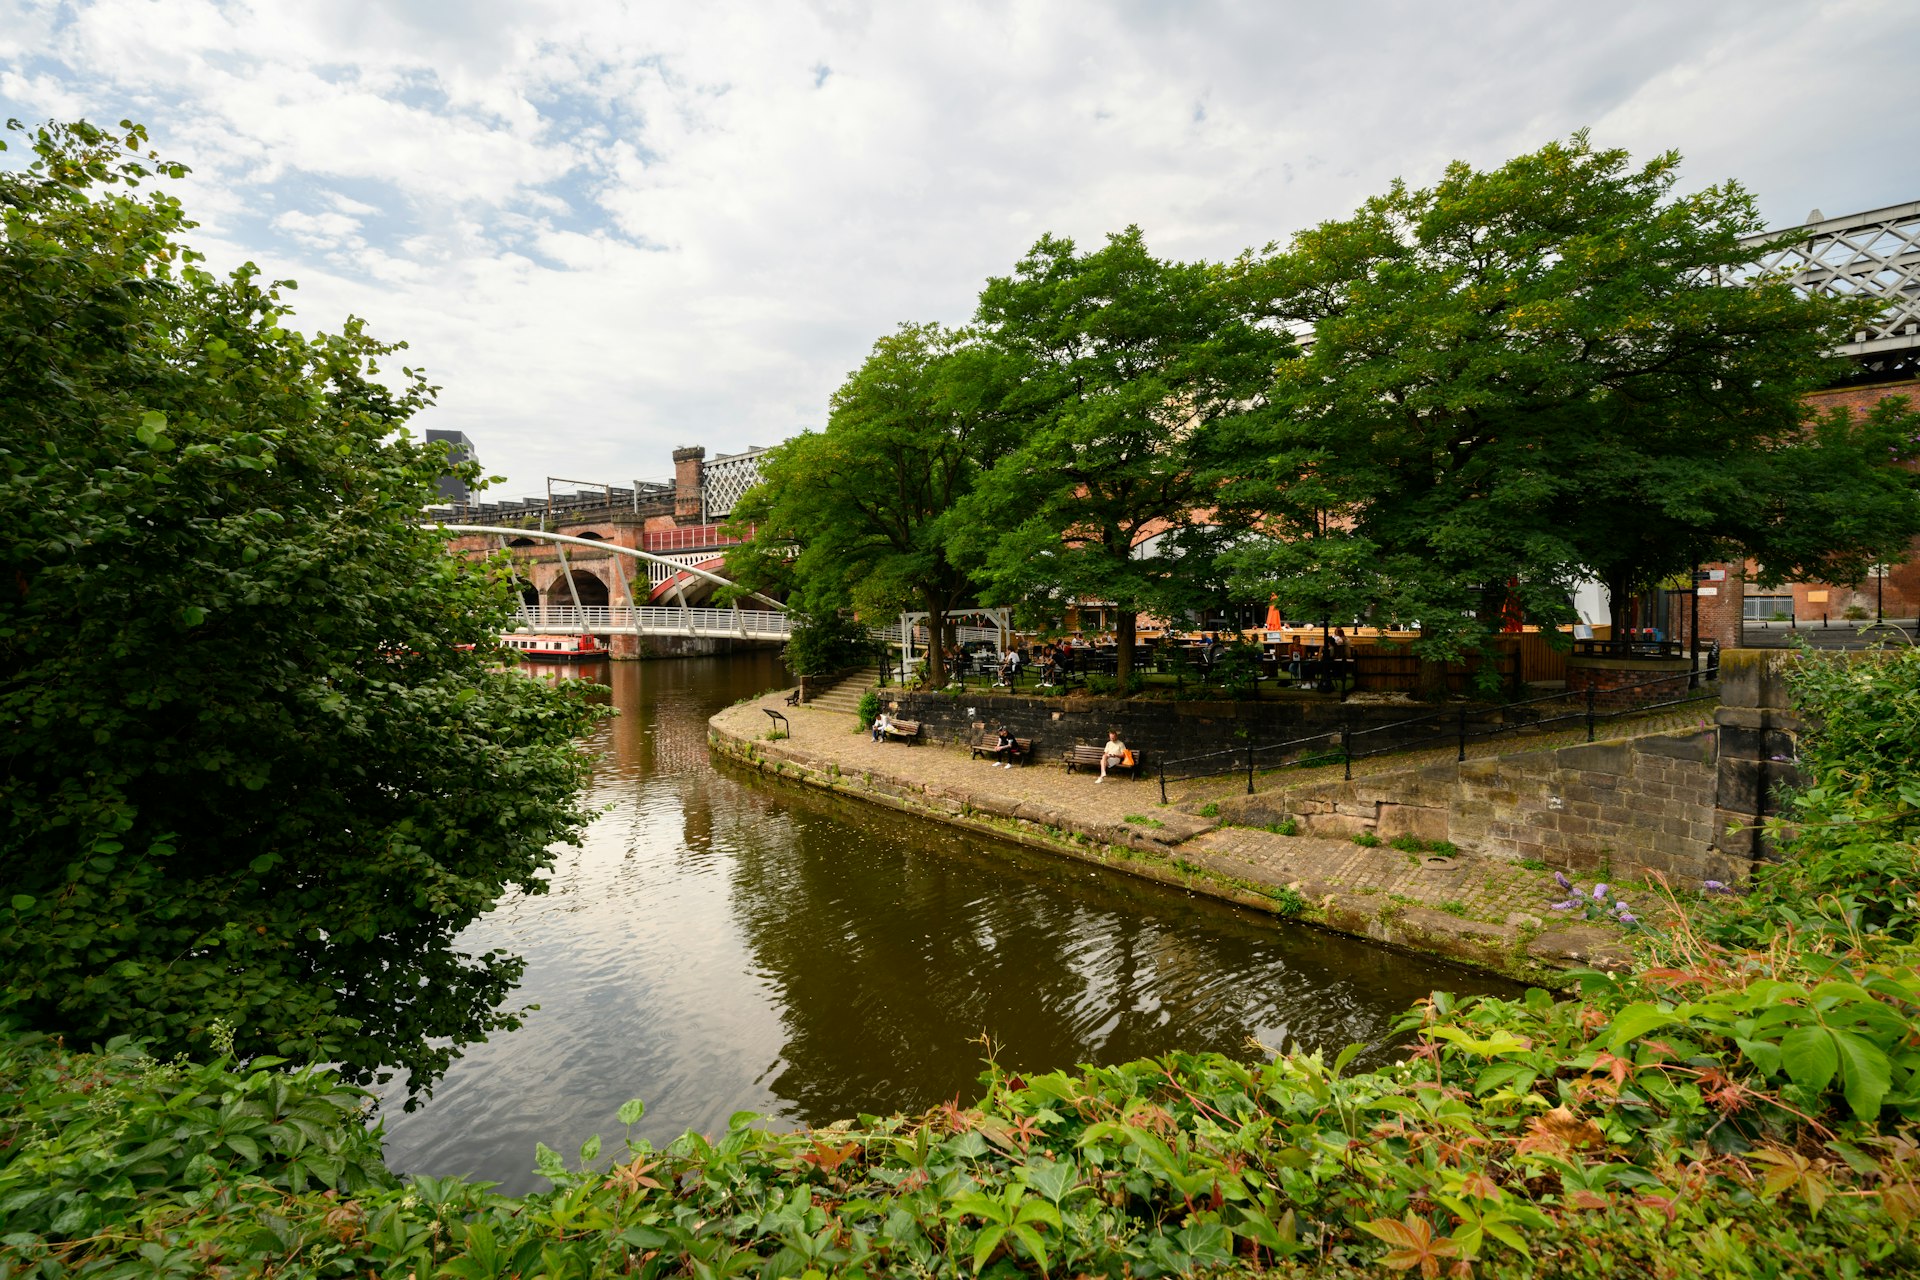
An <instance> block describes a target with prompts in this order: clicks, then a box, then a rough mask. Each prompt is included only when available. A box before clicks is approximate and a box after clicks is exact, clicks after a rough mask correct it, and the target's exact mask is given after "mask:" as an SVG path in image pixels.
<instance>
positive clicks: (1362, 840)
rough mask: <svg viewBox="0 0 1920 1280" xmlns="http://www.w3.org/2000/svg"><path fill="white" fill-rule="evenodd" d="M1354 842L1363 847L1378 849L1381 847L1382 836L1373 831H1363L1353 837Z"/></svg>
mask: <svg viewBox="0 0 1920 1280" xmlns="http://www.w3.org/2000/svg"><path fill="white" fill-rule="evenodd" d="M1353 842H1354V843H1355V844H1357V845H1359V846H1360V847H1361V848H1363V849H1378V848H1379V847H1380V837H1379V836H1377V835H1375V834H1373V832H1371V831H1362V832H1361V833H1360V834H1359V835H1357V836H1355V837H1354V838H1353Z"/></svg>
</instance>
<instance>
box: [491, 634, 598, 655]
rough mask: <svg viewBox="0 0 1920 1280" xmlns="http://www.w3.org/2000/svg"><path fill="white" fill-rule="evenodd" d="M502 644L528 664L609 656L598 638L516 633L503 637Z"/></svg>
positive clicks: (501, 638)
mask: <svg viewBox="0 0 1920 1280" xmlns="http://www.w3.org/2000/svg"><path fill="white" fill-rule="evenodd" d="M500 644H501V647H503V648H507V649H511V650H513V651H514V652H515V653H517V654H519V655H520V657H521V658H522V659H523V660H524V661H527V662H579V661H581V660H582V659H591V658H604V657H606V656H607V646H606V645H605V644H604V643H602V642H601V640H600V638H599V637H598V636H553V635H522V634H520V633H517V632H516V633H513V634H511V635H504V636H501V637H500Z"/></svg>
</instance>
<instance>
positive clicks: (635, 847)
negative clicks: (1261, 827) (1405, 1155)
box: [384, 654, 1516, 1191]
mask: <svg viewBox="0 0 1920 1280" xmlns="http://www.w3.org/2000/svg"><path fill="white" fill-rule="evenodd" d="M599 671H602V672H605V674H604V675H598V676H597V677H596V678H600V679H605V680H608V681H610V682H611V685H612V695H611V696H612V700H613V703H614V705H615V706H616V707H617V708H618V710H619V712H620V714H619V715H618V716H617V717H615V718H613V719H611V720H608V721H606V722H604V723H603V724H602V725H601V726H600V727H599V729H598V730H597V732H596V734H595V738H594V743H593V745H594V749H595V751H596V753H597V754H598V756H599V758H600V762H601V763H600V766H599V769H598V772H597V774H596V777H595V780H594V787H593V796H592V799H593V802H594V803H595V804H596V805H597V806H600V807H601V808H602V810H603V812H602V813H601V815H600V817H599V818H598V819H597V820H596V821H595V823H594V824H593V826H592V827H591V829H590V830H589V831H588V832H587V833H586V836H585V840H584V843H583V845H582V847H580V848H578V849H570V850H568V851H566V852H564V853H563V854H562V855H561V856H560V858H559V860H558V862H557V863H556V865H555V866H554V868H553V871H552V872H551V874H550V877H549V881H550V884H551V890H550V892H548V893H546V894H541V895H533V896H518V895H516V896H513V897H510V898H508V899H507V900H506V901H504V902H502V903H501V904H500V906H499V907H497V908H496V909H495V910H494V911H492V912H491V913H489V914H488V915H487V916H486V917H484V918H483V919H481V920H480V921H479V922H477V923H476V924H475V925H474V926H473V927H472V928H471V929H470V930H469V931H468V933H467V934H466V935H464V937H463V943H464V944H466V945H468V946H469V947H470V948H471V949H473V950H476V951H478V950H485V949H488V948H493V947H500V948H505V949H508V950H511V951H513V952H516V953H517V954H520V955H523V956H525V957H526V958H527V961H528V964H527V971H526V976H525V979H524V981H523V983H522V986H521V989H520V992H519V999H520V1001H522V1002H524V1003H529V1004H537V1005H538V1006H539V1009H538V1010H537V1011H534V1012H532V1013H530V1014H528V1015H527V1017H526V1021H525V1024H524V1025H523V1026H522V1027H521V1028H520V1029H519V1030H517V1031H514V1032H512V1033H509V1034H503V1035H499V1036H496V1037H495V1038H494V1039H492V1040H490V1041H488V1042H487V1043H485V1044H481V1045H475V1046H473V1047H471V1048H469V1049H468V1050H467V1053H466V1056H465V1057H464V1058H463V1059H462V1060H461V1061H459V1062H458V1063H456V1064H455V1065H454V1067H453V1069H452V1070H451V1071H450V1072H449V1073H448V1074H447V1076H446V1077H445V1079H443V1080H442V1081H441V1082H440V1084H439V1086H438V1087H437V1088H436V1090H435V1092H434V1095H433V1097H432V1098H431V1100H429V1101H428V1102H427V1103H426V1104H425V1105H424V1106H422V1107H421V1108H420V1109H418V1110H416V1111H413V1112H405V1111H403V1110H401V1108H400V1107H399V1105H398V1100H397V1099H394V1100H392V1101H391V1103H390V1105H388V1106H387V1107H386V1109H385V1115H384V1118H385V1122H386V1133H387V1153H388V1157H389V1160H390V1161H391V1163H392V1164H393V1166H394V1167H395V1168H396V1169H399V1170H401V1171H403V1172H408V1173H425V1174H435V1175H444V1174H465V1175H469V1176H472V1177H478V1178H485V1179H488V1180H491V1181H497V1182H499V1183H501V1184H503V1187H504V1189H506V1190H509V1191H522V1190H526V1189H529V1188H531V1187H534V1186H538V1185H543V1184H541V1183H540V1182H539V1180H538V1179H536V1178H535V1177H534V1175H533V1173H532V1168H533V1150H534V1144H535V1142H545V1143H547V1144H548V1145H549V1146H551V1147H554V1148H555V1149H557V1150H560V1151H562V1152H563V1153H569V1152H574V1151H577V1150H578V1149H579V1147H580V1144H581V1143H582V1142H584V1141H585V1140H586V1139H587V1138H588V1137H589V1136H590V1135H592V1134H595V1133H600V1134H603V1135H606V1136H607V1137H608V1138H610V1139H611V1138H614V1137H616V1136H618V1135H619V1134H620V1133H621V1132H622V1129H621V1126H620V1124H619V1122H618V1121H617V1120H616V1119H615V1118H614V1112H615V1111H616V1110H617V1109H618V1108H619V1106H620V1104H621V1103H622V1102H625V1101H626V1100H627V1099H629V1098H635V1097H638V1098H642V1099H644V1100H645V1101H646V1104H647V1112H646V1116H645V1117H644V1119H643V1120H642V1121H641V1122H640V1123H639V1124H638V1125H636V1126H635V1132H636V1134H637V1135H639V1136H644V1137H646V1138H648V1139H650V1140H652V1141H654V1142H656V1143H664V1142H666V1141H668V1140H670V1139H671V1138H673V1137H674V1136H676V1135H677V1134H679V1133H680V1132H682V1131H683V1130H686V1129H689V1128H691V1129H697V1130H701V1131H703V1132H709V1133H711V1132H716V1131H719V1130H722V1129H724V1128H725V1127H726V1125H727V1122H728V1118H729V1117H730V1116H731V1115H732V1114H733V1113H734V1112H736V1111H741V1110H752V1111H756V1112H760V1113H762V1114H764V1115H766V1116H768V1117H770V1118H771V1119H772V1121H773V1122H774V1123H776V1124H782V1125H792V1124H803V1123H805V1124H824V1123H828V1122H830V1121H833V1120H837V1119H842V1118H846V1117H851V1116H855V1115H858V1114H860V1113H862V1112H866V1113H872V1114H887V1113H891V1112H894V1111H901V1110H905V1111H917V1110H921V1109H925V1108H927V1107H930V1106H933V1105H935V1104H936V1103H939V1102H942V1101H945V1100H947V1099H949V1098H953V1097H955V1096H958V1097H960V1098H961V1099H962V1100H966V1101H970V1100H971V1099H972V1098H974V1097H975V1096H976V1095H977V1092H978V1084H977V1076H978V1074H979V1071H980V1068H981V1059H982V1056H983V1053H984V1049H983V1046H982V1044H981V1043H980V1041H981V1038H982V1037H983V1036H985V1037H987V1038H989V1039H990V1040H991V1042H992V1044H993V1047H994V1052H995V1054H996V1055H997V1057H998V1060H999V1062H1000V1063H1001V1064H1002V1065H1003V1066H1005V1067H1008V1068H1010V1069H1015V1070H1021V1071H1028V1072H1037V1071H1046V1070H1051V1069H1054V1068H1058V1067H1071V1066H1073V1065H1074V1064H1076V1063H1080V1062H1102V1063H1110V1062H1123V1061H1126V1060H1129V1059H1132V1058H1137V1057H1142V1056H1146V1055H1151V1054H1156V1053H1161V1052H1165V1051H1167V1050H1171V1049H1176V1048H1184V1049H1195V1050H1202V1049H1211V1050H1220V1051H1222V1052H1227V1053H1233V1054H1239V1055H1243V1056H1247V1057H1252V1056H1254V1055H1256V1054H1258V1053H1259V1052H1260V1048H1259V1046H1268V1047H1271V1048H1279V1047H1282V1046H1287V1047H1292V1046H1296V1045H1297V1046H1304V1047H1308V1048H1322V1049H1325V1050H1327V1051H1328V1052H1329V1053H1332V1052H1334V1051H1337V1050H1338V1049H1339V1048H1340V1047H1342V1046H1343V1045H1346V1044H1348V1043H1349V1042H1353V1041H1363V1042H1369V1041H1371V1042H1379V1041H1383V1040H1384V1038H1385V1036H1386V1034H1387V1032H1388V1029H1389V1028H1390V1027H1391V1025H1392V1023H1393V1021H1394V1020H1395V1018H1396V1017H1397V1016H1398V1015H1399V1014H1400V1013H1401V1012H1403V1011H1404V1010H1405V1009H1406V1008H1407V1007H1408V1006H1409V1005H1410V1004H1411V1003H1412V1002H1413V1001H1414V1000H1416V999H1418V998H1419V997H1421V996H1423V995H1425V994H1427V993H1428V992H1429V991H1431V990H1433V989H1435V988H1445V989H1448V990H1453V991H1459V992H1481V991H1498V992H1512V991H1514V990H1515V989H1516V988H1514V987H1513V986H1512V985H1511V984H1508V983H1504V982H1502V981H1501V980H1499V979H1496V978H1491V977H1488V976H1486V975H1482V974H1477V973H1473V972H1471V971H1468V970H1463V969H1457V968H1454V967H1451V966H1448V965H1445V964H1442V963H1439V962H1435V961H1428V960H1422V959H1419V958H1415V957H1410V956H1406V955H1402V954H1400V953H1397V952H1392V951H1388V950H1385V949H1382V948H1378V947H1373V946H1369V945H1367V944H1365V943H1361V942H1357V941H1354V940H1352V939H1349V938H1344V937H1340V936H1338V935H1334V934H1328V933H1323V932H1320V931H1318V930H1314V929H1311V928H1307V927H1304V926H1296V925H1290V924H1287V923H1285V922H1282V921H1278V920H1275V919H1274V918H1273V917H1270V916H1266V915H1262V914H1259V913H1256V912H1251V911H1245V910H1242V909H1239V908H1236V907H1233V906H1230V905H1228V904H1224V903H1220V902H1216V901H1212V900H1210V899H1206V898H1196V897H1193V896H1191V895H1189V894H1187V893H1185V892H1183V891H1181V890H1178V889H1172V888H1168V887H1165V886H1161V885H1157V884H1151V883H1148V882H1144V881H1136V880H1131V879H1128V878H1125V877H1122V876H1119V875H1116V874H1114V873H1112V872H1108V871H1104V870H1100V869H1096V868H1091V867H1088V866H1086V865H1084V864H1081V863H1077V862H1071V861H1067V860H1064V859H1058V858H1052V857H1048V856H1046V855H1044V854H1040V853H1036V852H1033V851H1030V850H1026V849H1023V848H1021V847H1020V846H1017V845H1011V844H1003V843H1000V842H998V841H994V840H991V839H986V838H982V837H978V836H974V835H971V834H966V833H962V832H958V831H955V830H952V829H950V828H946V827H942V826H937V825H933V824H930V823H926V822H923V821H921V820H918V819H914V818H910V817H907V816H904V815H901V814H896V813H893V812H890V811H887V810H882V809H878V808H875V807H873V806H869V805H865V804H862V803H860V802H859V801H855V800H847V799H843V798H838V797H833V796H828V795H824V794H822V793H819V792H815V791H810V790H807V789H805V788H802V787H799V786H796V785H793V784H790V783H781V782H778V781H776V780H772V779H767V778H763V777H761V776H760V775H757V774H753V773H750V772H746V771H743V770H738V769H735V768H733V767H732V766H726V765H717V764H716V763H714V762H713V761H711V760H710V759H709V757H708V754H707V747H706V721H707V717H708V716H710V715H712V714H713V713H714V712H715V711H718V710H719V709H721V708H723V707H725V706H728V705H729V704H731V703H733V702H735V701H737V700H739V699H740V698H743V697H746V696H749V695H751V694H754V693H758V692H761V691H763V690H766V689H769V688H773V687H776V686H779V685H781V684H782V683H783V682H784V680H785V673H784V672H783V671H782V670H781V668H780V667H779V665H778V662H777V659H776V658H775V657H774V656H773V655H771V654H752V655H736V656H734V657H730V658H710V659H685V660H678V661H664V662H647V663H619V664H614V665H613V666H612V667H611V669H610V670H609V669H607V668H605V667H602V668H599Z"/></svg>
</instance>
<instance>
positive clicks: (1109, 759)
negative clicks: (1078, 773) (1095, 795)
mask: <svg viewBox="0 0 1920 1280" xmlns="http://www.w3.org/2000/svg"><path fill="white" fill-rule="evenodd" d="M1126 758H1127V744H1126V743H1124V742H1122V741H1120V733H1119V731H1118V730H1116V729H1109V730H1107V745H1106V746H1104V747H1102V748H1101V749H1100V776H1099V777H1098V778H1095V779H1094V781H1095V782H1105V781H1106V780H1107V769H1108V767H1109V766H1113V765H1119V764H1121V763H1123V762H1124V761H1125V760H1126Z"/></svg>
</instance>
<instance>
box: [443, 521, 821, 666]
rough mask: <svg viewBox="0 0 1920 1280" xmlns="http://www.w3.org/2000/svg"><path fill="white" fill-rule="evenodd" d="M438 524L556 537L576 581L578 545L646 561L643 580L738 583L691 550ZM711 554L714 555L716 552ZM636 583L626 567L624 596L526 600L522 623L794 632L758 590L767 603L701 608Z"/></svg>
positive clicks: (751, 635)
mask: <svg viewBox="0 0 1920 1280" xmlns="http://www.w3.org/2000/svg"><path fill="white" fill-rule="evenodd" d="M438 527H439V528H441V529H443V530H445V531H446V532H448V533H462V534H467V533H478V534H491V535H497V536H499V537H501V538H533V539H536V540H538V541H541V542H551V543H553V544H554V545H555V547H556V548H558V550H559V553H560V565H561V570H562V572H563V573H565V574H566V575H567V581H568V583H569V584H571V583H572V576H571V572H570V570H569V567H568V565H567V551H566V549H567V547H569V546H577V547H584V548H586V549H588V550H590V551H592V552H594V553H595V554H600V555H604V554H609V553H610V554H612V555H615V556H625V557H627V558H629V559H631V560H633V561H635V562H636V566H635V567H636V568H642V567H644V568H645V569H646V570H647V575H646V578H645V579H643V580H644V581H647V582H648V583H649V584H650V585H654V586H657V585H659V584H660V583H662V582H667V581H672V582H674V583H676V584H677V583H678V582H679V581H680V580H681V579H682V578H683V577H684V576H692V577H696V578H704V579H706V580H708V581H710V582H712V583H714V584H716V585H718V586H722V587H734V586H735V585H736V584H735V583H733V582H730V581H728V580H727V579H726V578H723V577H721V576H720V575H719V574H717V573H714V572H712V571H711V570H708V569H703V568H699V567H697V566H696V565H695V564H692V563H690V561H692V560H694V559H696V557H694V556H690V555H686V554H681V555H677V556H663V555H656V554H654V553H653V552H651V551H641V550H639V549H638V548H635V547H623V546H621V545H619V544H618V543H615V542H607V541H604V540H601V539H596V538H576V537H574V536H573V535H571V534H566V533H547V532H545V531H543V530H539V529H514V528H503V527H499V526H495V525H484V524H443V525H440V526H438ZM705 554H706V555H707V556H708V557H709V558H710V555H711V553H705ZM635 576H636V577H638V576H639V575H638V574H636V575H635ZM633 583H634V579H633V578H630V577H628V576H627V575H625V574H624V573H623V574H622V575H621V577H620V584H621V587H622V588H623V589H624V592H625V594H626V597H627V598H626V600H625V601H624V602H614V603H610V604H605V605H588V604H582V603H580V601H579V599H578V597H577V596H576V598H575V599H574V600H573V601H572V602H570V603H566V604H543V605H522V606H521V607H520V621H519V629H521V630H524V631H545V632H552V633H558V634H591V635H630V636H703V637H710V638H715V639H720V638H726V639H733V640H786V639H788V638H789V637H791V636H792V634H793V621H792V618H791V617H790V616H789V615H788V613H787V607H786V606H785V605H783V604H781V603H780V602H779V601H778V600H775V599H773V598H772V597H771V596H763V595H761V594H760V593H759V592H757V591H750V592H747V593H746V594H747V595H748V596H749V597H751V598H752V599H754V600H756V601H758V602H759V603H760V604H762V605H764V606H765V607H764V608H757V609H742V608H740V607H739V606H738V605H735V606H733V607H732V608H721V609H712V608H696V607H693V606H691V605H688V604H686V603H685V600H684V597H683V598H682V600H681V603H679V604H674V605H654V604H643V603H641V600H640V597H639V596H637V595H636V594H635V591H634V585H633ZM676 591H677V587H676Z"/></svg>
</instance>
